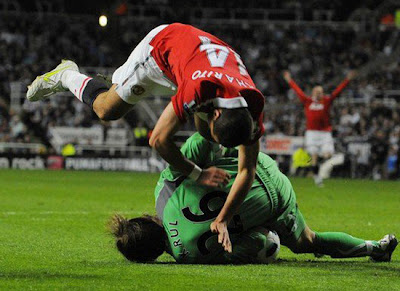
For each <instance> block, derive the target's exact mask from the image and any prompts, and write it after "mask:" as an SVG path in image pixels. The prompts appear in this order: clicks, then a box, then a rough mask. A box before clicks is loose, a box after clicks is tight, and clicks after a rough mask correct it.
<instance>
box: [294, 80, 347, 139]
mask: <svg viewBox="0 0 400 291" xmlns="http://www.w3.org/2000/svg"><path fill="white" fill-rule="evenodd" d="M348 83H349V80H348V79H345V80H344V81H343V82H342V83H340V85H339V86H338V87H337V88H336V89H335V91H333V92H332V94H331V95H330V96H323V97H322V99H321V100H320V101H314V100H312V98H311V97H310V96H307V95H306V94H305V93H304V92H303V90H301V89H300V87H299V86H298V85H297V84H296V82H295V81H293V80H291V81H290V82H289V85H290V87H292V89H293V90H294V91H295V92H296V94H297V96H298V97H299V99H300V101H301V103H303V105H304V113H305V116H306V128H307V130H320V131H332V126H331V122H330V108H331V105H332V101H333V100H334V99H335V98H336V97H337V96H339V94H340V93H341V92H342V91H343V89H344V88H345V87H346V86H347V84H348Z"/></svg>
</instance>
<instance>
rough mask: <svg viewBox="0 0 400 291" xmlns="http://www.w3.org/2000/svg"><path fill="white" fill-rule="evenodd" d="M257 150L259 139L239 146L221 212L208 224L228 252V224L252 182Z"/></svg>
mask: <svg viewBox="0 0 400 291" xmlns="http://www.w3.org/2000/svg"><path fill="white" fill-rule="evenodd" d="M259 151H260V143H259V141H257V142H255V143H254V144H252V145H246V146H245V145H241V146H239V165H238V174H237V176H236V178H235V182H234V183H233V185H232V188H231V190H230V192H229V194H228V197H227V199H226V201H225V204H224V206H223V207H222V209H221V212H220V213H219V215H218V216H217V218H216V219H215V221H214V222H213V223H211V226H210V228H211V231H212V232H214V233H218V242H219V243H221V244H222V246H223V247H224V249H225V251H228V252H232V244H231V241H230V239H229V233H228V224H229V222H230V220H231V219H232V217H233V215H234V214H235V212H236V211H237V209H238V208H239V206H240V205H241V204H242V203H243V200H244V199H245V198H246V195H247V193H248V192H249V190H250V188H251V185H252V184H253V181H254V178H255V175H256V165H257V157H258V153H259Z"/></svg>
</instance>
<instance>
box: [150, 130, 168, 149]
mask: <svg viewBox="0 0 400 291" xmlns="http://www.w3.org/2000/svg"><path fill="white" fill-rule="evenodd" d="M165 142H166V138H165V137H164V136H162V135H161V134H157V133H154V132H153V134H152V135H151V137H150V139H149V145H150V146H151V147H152V148H153V149H155V150H156V151H159V150H160V149H161V148H162V146H163V145H164V144H165Z"/></svg>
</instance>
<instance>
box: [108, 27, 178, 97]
mask: <svg viewBox="0 0 400 291" xmlns="http://www.w3.org/2000/svg"><path fill="white" fill-rule="evenodd" d="M167 26H168V25H160V26H158V27H156V28H154V29H153V30H152V31H150V32H149V33H148V34H147V35H146V36H145V38H144V39H143V40H142V41H141V42H140V43H139V44H138V45H137V46H136V47H135V49H134V50H133V51H132V53H131V54H130V56H129V58H128V60H127V61H126V62H125V63H124V64H123V65H122V66H121V67H119V68H118V69H117V70H116V71H115V72H114V74H113V75H112V83H113V84H117V87H116V89H115V90H116V92H117V93H118V95H119V96H120V97H121V99H122V100H124V101H125V102H127V103H129V104H136V103H137V102H138V101H139V100H141V99H143V98H146V97H150V96H168V97H170V96H173V95H175V94H176V90H177V88H176V86H175V85H174V84H173V83H172V82H171V81H170V80H169V79H168V78H167V77H166V76H165V75H164V74H163V72H162V71H161V69H160V68H159V67H158V65H157V63H156V62H155V60H154V58H153V57H152V56H151V54H150V52H151V51H152V49H153V47H152V46H151V45H150V44H149V43H150V42H151V40H152V39H153V38H154V36H156V35H157V33H159V32H160V31H162V30H163V29H164V28H166V27H167Z"/></svg>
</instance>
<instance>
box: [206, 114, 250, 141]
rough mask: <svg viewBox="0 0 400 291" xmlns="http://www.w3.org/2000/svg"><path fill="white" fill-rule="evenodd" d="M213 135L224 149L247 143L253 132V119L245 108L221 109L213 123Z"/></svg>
mask: <svg viewBox="0 0 400 291" xmlns="http://www.w3.org/2000/svg"><path fill="white" fill-rule="evenodd" d="M213 132H214V135H216V136H217V138H218V142H219V143H220V144H221V145H223V146H224V147H228V148H231V147H235V146H238V145H241V144H244V143H247V142H248V141H249V140H250V138H251V134H252V132H253V119H252V117H251V114H250V111H249V110H248V109H247V108H237V109H222V110H221V115H220V116H219V117H218V118H217V119H216V120H215V121H214V130H213Z"/></svg>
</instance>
